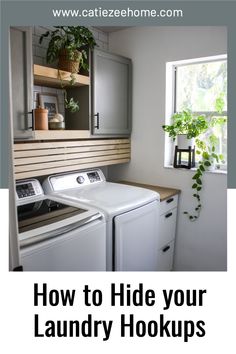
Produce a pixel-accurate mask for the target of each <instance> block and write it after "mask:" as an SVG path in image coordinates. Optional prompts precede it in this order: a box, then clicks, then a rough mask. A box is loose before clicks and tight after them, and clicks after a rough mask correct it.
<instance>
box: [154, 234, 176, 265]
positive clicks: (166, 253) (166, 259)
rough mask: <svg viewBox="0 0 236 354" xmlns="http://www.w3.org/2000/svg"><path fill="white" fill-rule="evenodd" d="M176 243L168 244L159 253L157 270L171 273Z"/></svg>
mask: <svg viewBox="0 0 236 354" xmlns="http://www.w3.org/2000/svg"><path fill="white" fill-rule="evenodd" d="M173 256H174V241H172V242H170V243H168V244H167V245H165V246H164V247H162V248H161V249H160V250H159V251H158V255H157V257H158V259H157V270H158V271H170V270H172V266H173Z"/></svg>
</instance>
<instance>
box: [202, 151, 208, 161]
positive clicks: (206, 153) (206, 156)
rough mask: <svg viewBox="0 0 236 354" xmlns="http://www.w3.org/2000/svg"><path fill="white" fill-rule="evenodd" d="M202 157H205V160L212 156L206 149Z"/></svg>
mask: <svg viewBox="0 0 236 354" xmlns="http://www.w3.org/2000/svg"><path fill="white" fill-rule="evenodd" d="M202 157H203V158H204V159H205V160H209V158H210V156H209V154H208V152H206V151H204V152H203V153H202Z"/></svg>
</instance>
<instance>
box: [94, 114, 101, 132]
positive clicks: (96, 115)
mask: <svg viewBox="0 0 236 354" xmlns="http://www.w3.org/2000/svg"><path fill="white" fill-rule="evenodd" d="M94 117H97V124H96V125H95V126H94V128H97V129H99V123H100V122H99V112H98V113H96V114H94Z"/></svg>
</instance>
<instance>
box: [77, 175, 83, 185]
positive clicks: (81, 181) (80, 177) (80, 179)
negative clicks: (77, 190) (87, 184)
mask: <svg viewBox="0 0 236 354" xmlns="http://www.w3.org/2000/svg"><path fill="white" fill-rule="evenodd" d="M77 182H78V183H79V184H83V183H84V177H83V176H79V177H77Z"/></svg>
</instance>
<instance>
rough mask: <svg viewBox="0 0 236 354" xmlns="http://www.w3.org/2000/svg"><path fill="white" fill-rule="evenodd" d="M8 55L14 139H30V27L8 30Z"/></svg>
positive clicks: (31, 133)
mask: <svg viewBox="0 0 236 354" xmlns="http://www.w3.org/2000/svg"><path fill="white" fill-rule="evenodd" d="M10 53H11V58H10V60H11V91H12V117H13V128H14V138H16V139H17V138H20V139H24V138H31V137H32V135H33V132H32V119H33V117H32V88H33V74H32V33H31V29H30V27H12V28H11V29H10Z"/></svg>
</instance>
